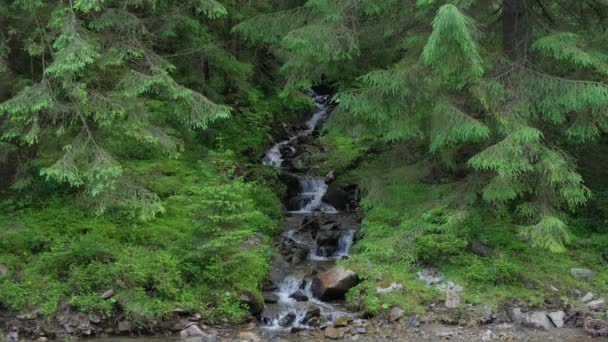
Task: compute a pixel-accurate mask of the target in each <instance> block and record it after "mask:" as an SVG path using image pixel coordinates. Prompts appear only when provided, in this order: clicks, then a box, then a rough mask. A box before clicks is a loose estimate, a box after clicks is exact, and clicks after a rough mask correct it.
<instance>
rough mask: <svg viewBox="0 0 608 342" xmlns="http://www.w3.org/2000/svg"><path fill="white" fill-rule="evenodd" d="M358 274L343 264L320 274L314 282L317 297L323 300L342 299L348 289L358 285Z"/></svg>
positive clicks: (313, 288)
mask: <svg viewBox="0 0 608 342" xmlns="http://www.w3.org/2000/svg"><path fill="white" fill-rule="evenodd" d="M358 282H359V277H358V276H357V274H356V273H355V272H353V271H351V270H349V269H346V268H344V267H342V266H334V267H332V268H331V269H329V270H328V271H325V272H323V273H320V274H318V275H317V276H316V277H315V278H314V280H313V282H312V291H313V294H314V295H315V297H317V298H319V299H321V300H333V299H342V298H344V295H345V294H346V291H348V290H349V289H351V288H352V287H354V286H355V285H357V283H358Z"/></svg>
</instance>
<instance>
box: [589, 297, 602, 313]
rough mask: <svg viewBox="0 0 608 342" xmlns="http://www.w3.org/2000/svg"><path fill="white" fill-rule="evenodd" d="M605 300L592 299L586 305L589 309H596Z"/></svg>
mask: <svg viewBox="0 0 608 342" xmlns="http://www.w3.org/2000/svg"><path fill="white" fill-rule="evenodd" d="M605 302H606V301H605V300H604V298H600V299H596V300H592V301H590V302H589V303H587V307H589V309H591V310H597V309H599V308H601V307H602V305H604V303H605Z"/></svg>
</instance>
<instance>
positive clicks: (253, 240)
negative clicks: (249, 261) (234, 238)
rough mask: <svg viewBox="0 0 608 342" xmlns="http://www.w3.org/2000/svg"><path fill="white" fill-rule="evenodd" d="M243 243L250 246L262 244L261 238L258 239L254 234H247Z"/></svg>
mask: <svg viewBox="0 0 608 342" xmlns="http://www.w3.org/2000/svg"><path fill="white" fill-rule="evenodd" d="M245 243H246V244H248V245H252V246H258V245H260V244H262V240H260V239H259V238H257V237H255V236H249V237H248V238H246V239H245Z"/></svg>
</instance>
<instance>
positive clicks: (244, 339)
mask: <svg viewBox="0 0 608 342" xmlns="http://www.w3.org/2000/svg"><path fill="white" fill-rule="evenodd" d="M239 341H241V342H262V338H261V337H260V336H259V335H258V334H256V333H253V332H251V331H243V332H241V333H239Z"/></svg>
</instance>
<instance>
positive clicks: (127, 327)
mask: <svg viewBox="0 0 608 342" xmlns="http://www.w3.org/2000/svg"><path fill="white" fill-rule="evenodd" d="M132 328H133V324H132V323H131V322H130V321H120V322H118V328H117V330H118V333H120V334H125V333H128V332H130V331H131V329H132Z"/></svg>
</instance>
